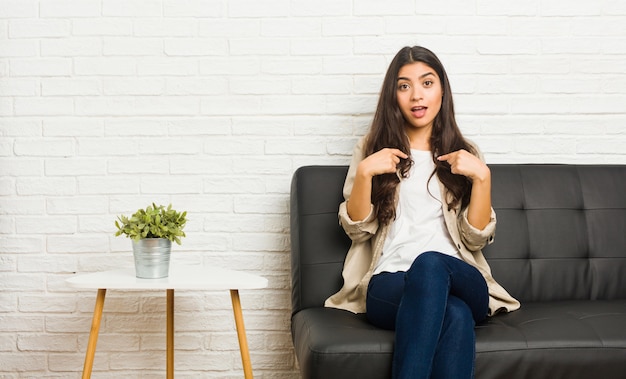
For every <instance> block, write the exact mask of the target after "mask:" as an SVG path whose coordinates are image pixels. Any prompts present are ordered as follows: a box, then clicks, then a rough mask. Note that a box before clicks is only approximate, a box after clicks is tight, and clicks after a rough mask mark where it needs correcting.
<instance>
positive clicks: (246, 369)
mask: <svg viewBox="0 0 626 379" xmlns="http://www.w3.org/2000/svg"><path fill="white" fill-rule="evenodd" d="M230 299H231V300H232V303H233V312H234V313H235V326H236V327H237V337H238V338H239V350H240V351H241V363H242V364H243V374H244V377H245V378H246V379H252V378H253V376H252V363H251V362H250V351H249V350H248V340H247V338H246V328H245V326H244V324H243V313H242V311H241V301H240V300H239V290H230Z"/></svg>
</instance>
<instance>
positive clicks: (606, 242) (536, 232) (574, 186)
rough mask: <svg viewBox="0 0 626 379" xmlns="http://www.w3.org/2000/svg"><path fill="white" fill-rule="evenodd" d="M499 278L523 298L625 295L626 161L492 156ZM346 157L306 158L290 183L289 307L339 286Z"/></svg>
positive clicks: (311, 303) (344, 245)
mask: <svg viewBox="0 0 626 379" xmlns="http://www.w3.org/2000/svg"><path fill="white" fill-rule="evenodd" d="M490 168H491V172H492V204H493V207H494V209H495V211H496V215H497V218H498V224H497V230H496V238H495V242H494V243H493V244H491V245H489V246H487V247H486V248H485V249H484V250H483V253H484V254H485V257H486V258H487V260H488V261H489V264H490V265H491V269H492V273H493V275H494V277H495V278H496V280H497V281H498V282H499V283H500V284H502V285H503V286H504V287H505V288H506V289H507V290H508V291H509V292H510V293H511V294H512V295H513V296H515V297H516V298H518V299H519V300H521V301H522V302H525V301H554V300H574V299H576V300H580V299H626V277H623V276H622V275H620V273H623V272H626V166H617V165H616V166H612V165H588V166H587V165H580V166H574V165H515V164H502V165H490ZM347 169H348V168H347V166H306V167H301V168H299V169H298V170H297V171H296V172H295V173H294V176H293V179H292V187H291V246H292V252H291V254H292V257H291V258H292V262H291V266H292V306H293V312H294V313H295V312H297V311H298V310H300V309H303V308H308V307H318V306H321V305H323V303H324V300H325V299H326V298H327V297H328V296H330V295H331V294H333V293H334V292H336V291H337V290H339V288H340V287H341V284H342V278H341V270H342V267H343V261H344V258H345V256H346V252H347V251H348V248H349V247H350V240H349V239H348V238H347V237H346V236H345V234H344V232H343V229H342V228H341V226H339V224H338V219H337V210H338V206H339V203H340V202H341V201H343V195H342V189H343V182H344V180H345V177H346V173H347Z"/></svg>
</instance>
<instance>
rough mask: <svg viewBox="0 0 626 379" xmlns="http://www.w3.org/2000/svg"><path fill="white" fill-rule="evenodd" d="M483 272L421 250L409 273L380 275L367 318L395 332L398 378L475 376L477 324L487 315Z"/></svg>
mask: <svg viewBox="0 0 626 379" xmlns="http://www.w3.org/2000/svg"><path fill="white" fill-rule="evenodd" d="M488 306H489V293H488V291H487V283H486V282H485V279H484V278H483V276H482V274H481V273H480V272H479V271H478V270H477V269H476V268H474V267H473V266H471V265H469V264H467V263H465V262H463V261H461V260H460V259H457V258H454V257H451V256H449V255H445V254H441V253H437V252H426V253H422V254H420V255H419V256H418V257H417V258H416V259H415V261H414V262H413V264H412V265H411V268H410V269H409V270H408V271H407V272H396V273H389V272H383V273H380V274H377V275H374V276H373V277H372V279H371V281H370V283H369V287H368V290H367V318H368V320H369V321H370V322H371V323H372V324H373V325H376V326H378V327H381V328H385V329H390V330H395V331H396V340H395V350H394V355H393V367H392V377H393V378H394V379H409V378H410V379H417V378H432V379H435V378H442V379H450V378H454V379H463V378H473V377H474V355H475V335H474V326H475V324H477V323H479V322H481V321H484V320H485V319H486V318H487V312H488Z"/></svg>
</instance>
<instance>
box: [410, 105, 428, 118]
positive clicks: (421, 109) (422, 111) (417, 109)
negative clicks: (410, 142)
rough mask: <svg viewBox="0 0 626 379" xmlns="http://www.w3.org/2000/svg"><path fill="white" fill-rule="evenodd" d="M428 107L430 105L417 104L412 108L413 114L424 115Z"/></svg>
mask: <svg viewBox="0 0 626 379" xmlns="http://www.w3.org/2000/svg"><path fill="white" fill-rule="evenodd" d="M427 109H428V107H423V106H416V107H413V108H411V113H412V114H413V116H414V117H424V115H425V114H426V110H427Z"/></svg>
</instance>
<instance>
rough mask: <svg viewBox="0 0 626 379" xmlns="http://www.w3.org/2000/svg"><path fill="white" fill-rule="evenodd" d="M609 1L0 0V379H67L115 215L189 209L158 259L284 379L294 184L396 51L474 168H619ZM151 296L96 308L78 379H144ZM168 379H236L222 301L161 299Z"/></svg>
mask: <svg viewBox="0 0 626 379" xmlns="http://www.w3.org/2000/svg"><path fill="white" fill-rule="evenodd" d="M624 25H626V2H623V1H614V0H599V1H595V2H593V1H592V2H590V1H583V0H571V1H567V2H563V1H560V0H530V1H524V2H511V1H496V0H473V1H466V0H450V1H439V2H432V1H431V2H425V1H416V0H392V1H387V2H381V1H378V0H323V1H304V0H279V1H277V0H274V1H268V0H263V1H259V0H130V1H129V0H0V378H3V379H18V378H19V379H22V378H78V377H79V376H80V370H81V369H82V362H83V357H84V352H85V349H86V343H87V335H88V332H89V327H90V316H91V312H92V310H93V305H94V299H95V292H92V291H78V292H77V291H75V290H72V289H70V288H68V287H67V286H66V285H65V284H64V280H65V279H66V278H68V277H70V276H71V275H73V273H74V272H88V271H95V270H101V269H107V268H113V267H118V266H120V265H132V260H131V253H130V242H129V241H128V240H126V239H123V238H115V237H114V236H113V233H114V225H113V221H114V219H115V217H116V215H118V214H121V213H130V212H132V211H134V210H136V209H137V208H139V207H144V206H146V205H147V204H148V203H149V202H152V201H155V202H158V203H165V204H166V203H170V202H171V203H173V204H174V206H175V207H177V208H180V209H186V210H188V211H189V219H190V221H189V225H188V229H187V232H188V235H189V236H188V238H187V239H185V240H184V241H183V245H182V246H180V247H179V246H175V248H174V250H175V251H174V254H175V255H174V259H175V260H179V261H187V262H196V263H201V264H205V265H220V266H225V267H230V268H237V269H243V270H247V271H250V272H254V273H258V274H262V275H264V276H266V277H267V278H268V279H269V283H270V285H269V288H267V289H266V290H263V291H242V302H243V307H244V313H245V318H246V324H247V327H248V333H249V335H248V338H249V342H250V347H251V352H252V363H253V366H254V369H255V373H256V376H257V377H259V378H276V379H283V378H284V379H287V378H290V379H291V378H297V377H298V374H297V363H296V362H295V358H294V355H293V350H292V346H291V340H290V334H289V316H290V292H289V286H290V282H289V217H288V196H289V183H290V179H291V175H292V173H293V171H294V170H295V169H296V168H297V167H299V166H302V165H306V164H347V163H348V159H349V154H350V152H351V150H352V146H353V144H354V142H355V140H356V139H357V138H358V136H360V135H361V134H363V133H364V132H365V131H366V130H367V127H368V125H369V122H370V120H371V116H372V112H373V110H374V107H375V104H376V98H377V92H378V90H379V88H380V85H381V81H382V77H383V74H384V71H385V69H386V68H387V64H388V62H389V60H390V59H391V57H392V56H393V54H394V53H395V52H396V51H397V50H398V49H399V48H400V47H402V46H404V45H414V44H422V45H424V46H427V47H429V48H431V49H432V50H434V51H435V52H436V53H438V55H439V56H440V58H441V59H442V60H443V62H444V64H445V65H446V66H447V69H448V72H449V75H450V77H451V81H452V87H453V91H454V92H455V96H456V97H455V99H456V105H457V112H458V119H459V122H460V126H461V128H462V130H463V131H464V132H465V133H466V135H467V136H468V137H470V138H472V139H473V140H475V141H476V142H478V143H479V145H480V146H481V147H482V149H483V150H484V152H485V154H486V157H487V159H488V161H489V162H492V163H504V162H554V163H619V164H625V163H626V108H625V107H624V104H625V103H626V70H625V69H626V28H625V27H624ZM164 307H165V299H164V296H163V295H162V294H159V293H153V292H148V293H120V292H115V291H111V292H110V293H109V297H108V299H107V301H106V304H105V316H104V320H103V324H102V329H101V337H100V341H99V344H98V352H97V355H96V361H95V372H94V375H93V377H94V378H144V379H146V378H158V377H159V378H160V377H162V376H163V370H164V368H165V355H164V344H165V340H164V315H163V311H164ZM176 312H177V313H176V317H177V319H176V329H177V335H176V349H177V350H176V371H177V377H178V378H238V377H241V375H242V373H241V362H240V358H239V352H238V347H237V339H236V334H235V331H234V326H233V321H232V317H231V313H230V312H231V310H230V301H229V298H228V294H227V293H203V292H193V291H191V292H184V293H180V294H178V296H177V300H176Z"/></svg>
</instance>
